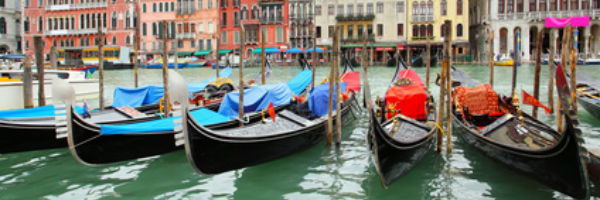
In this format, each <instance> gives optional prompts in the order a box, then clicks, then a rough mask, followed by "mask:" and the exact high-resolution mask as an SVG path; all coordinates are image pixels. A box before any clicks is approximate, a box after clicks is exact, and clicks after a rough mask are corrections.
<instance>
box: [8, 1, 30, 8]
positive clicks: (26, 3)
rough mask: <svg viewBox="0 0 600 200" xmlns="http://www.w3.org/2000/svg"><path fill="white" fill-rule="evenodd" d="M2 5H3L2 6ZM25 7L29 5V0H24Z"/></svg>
mask: <svg viewBox="0 0 600 200" xmlns="http://www.w3.org/2000/svg"><path fill="white" fill-rule="evenodd" d="M2 7H4V6H2ZM25 7H29V0H25Z"/></svg>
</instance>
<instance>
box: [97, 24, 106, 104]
mask: <svg viewBox="0 0 600 200" xmlns="http://www.w3.org/2000/svg"><path fill="white" fill-rule="evenodd" d="M96 42H97V43H98V79H100V80H99V85H100V90H99V92H98V98H99V100H100V102H99V106H98V107H99V108H100V110H104V50H103V49H104V35H103V34H102V22H101V21H98V36H97V37H96Z"/></svg>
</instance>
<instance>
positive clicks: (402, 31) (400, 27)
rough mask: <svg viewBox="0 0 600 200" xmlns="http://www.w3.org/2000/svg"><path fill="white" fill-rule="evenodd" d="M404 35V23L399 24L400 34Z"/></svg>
mask: <svg viewBox="0 0 600 200" xmlns="http://www.w3.org/2000/svg"><path fill="white" fill-rule="evenodd" d="M403 35H404V24H398V36H403Z"/></svg>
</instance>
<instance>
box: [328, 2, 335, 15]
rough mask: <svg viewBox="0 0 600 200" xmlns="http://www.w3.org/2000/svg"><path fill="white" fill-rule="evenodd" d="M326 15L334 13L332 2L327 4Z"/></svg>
mask: <svg viewBox="0 0 600 200" xmlns="http://www.w3.org/2000/svg"><path fill="white" fill-rule="evenodd" d="M327 15H335V8H334V6H333V4H329V5H327Z"/></svg>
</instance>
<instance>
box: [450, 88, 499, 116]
mask: <svg viewBox="0 0 600 200" xmlns="http://www.w3.org/2000/svg"><path fill="white" fill-rule="evenodd" d="M453 95H454V99H456V100H457V101H458V104H459V105H460V106H461V107H463V106H464V107H467V109H468V111H469V113H471V114H489V113H498V112H500V110H499V109H498V94H496V91H494V90H493V89H492V87H491V86H490V85H489V84H481V85H478V86H475V87H465V86H459V87H456V88H455V89H454V94H453Z"/></svg>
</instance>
